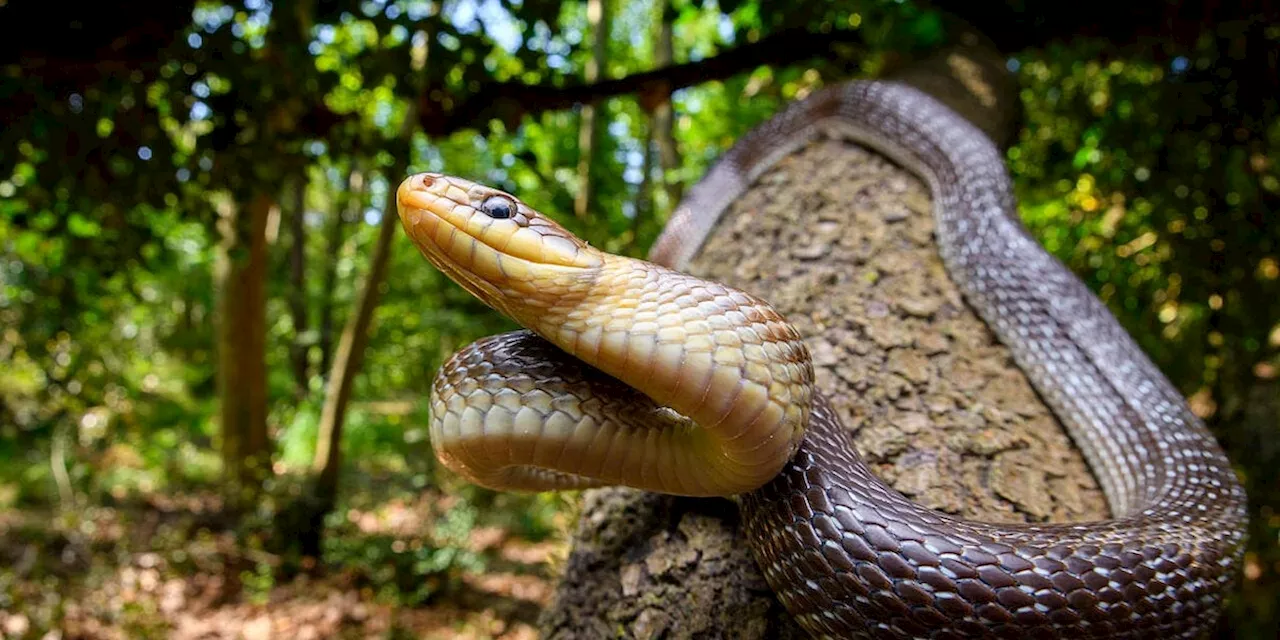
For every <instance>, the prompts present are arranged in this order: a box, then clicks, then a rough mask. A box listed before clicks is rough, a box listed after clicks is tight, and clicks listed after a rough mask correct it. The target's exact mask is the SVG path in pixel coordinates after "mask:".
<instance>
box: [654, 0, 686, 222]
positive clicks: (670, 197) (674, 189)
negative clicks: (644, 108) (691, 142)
mask: <svg viewBox="0 0 1280 640" xmlns="http://www.w3.org/2000/svg"><path fill="white" fill-rule="evenodd" d="M661 2H662V5H663V8H662V14H661V19H660V20H659V24H658V37H657V46H656V47H655V48H654V60H653V62H654V65H655V66H657V67H658V68H659V69H661V68H663V67H667V66H670V65H671V64H673V63H674V62H675V53H674V51H673V48H672V45H671V23H672V22H674V21H675V19H676V16H675V9H674V7H672V6H671V2H670V1H669V0H661ZM665 93H666V99H665V100H662V101H661V102H659V103H658V104H656V105H654V107H653V140H654V144H656V145H657V147H658V170H659V171H660V172H661V175H662V189H663V191H665V192H666V195H667V198H666V202H665V203H664V204H663V206H664V207H665V208H666V210H667V211H671V210H672V209H675V206H676V203H678V202H680V196H681V191H682V189H681V187H682V185H681V184H680V180H679V179H678V178H677V177H676V175H675V172H676V170H677V169H679V168H680V149H679V148H678V147H677V146H676V136H675V122H676V118H675V109H674V108H673V107H672V104H671V90H670V88H668V89H667V91H666V92H665Z"/></svg>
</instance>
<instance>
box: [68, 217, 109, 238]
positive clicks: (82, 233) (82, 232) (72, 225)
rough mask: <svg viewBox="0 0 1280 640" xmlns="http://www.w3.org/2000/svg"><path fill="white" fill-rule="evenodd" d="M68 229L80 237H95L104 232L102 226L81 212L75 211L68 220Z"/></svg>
mask: <svg viewBox="0 0 1280 640" xmlns="http://www.w3.org/2000/svg"><path fill="white" fill-rule="evenodd" d="M67 231H70V232H71V235H73V236H76V237H78V238H94V237H97V235H98V234H99V233H101V232H102V226H101V225H99V224H98V223H97V222H94V221H93V220H90V219H88V218H86V217H84V216H83V215H81V214H79V213H73V214H71V218H70V219H69V220H67Z"/></svg>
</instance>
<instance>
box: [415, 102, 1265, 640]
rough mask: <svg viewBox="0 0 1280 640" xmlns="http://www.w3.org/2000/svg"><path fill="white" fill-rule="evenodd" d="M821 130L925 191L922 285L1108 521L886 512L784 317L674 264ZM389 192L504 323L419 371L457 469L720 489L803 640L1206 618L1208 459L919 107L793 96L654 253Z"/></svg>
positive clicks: (993, 170)
mask: <svg viewBox="0 0 1280 640" xmlns="http://www.w3.org/2000/svg"><path fill="white" fill-rule="evenodd" d="M820 133H827V134H832V135H837V136H842V137H847V138H849V139H852V140H853V141H855V142H858V143H860V144H864V145H866V146H868V147H870V148H872V149H874V150H876V151H879V152H881V153H883V154H885V155H886V156H888V157H890V158H891V159H892V160H894V161H896V162H898V163H900V164H901V165H903V166H904V167H906V168H907V169H908V170H910V171H912V172H914V173H916V174H917V175H919V176H920V177H921V178H922V179H924V180H925V181H926V182H927V183H928V185H929V187H930V190H931V191H932V194H933V199H934V215H935V224H936V227H935V235H936V238H937V242H938V246H939V250H940V252H941V256H942V258H943V261H944V263H945V265H946V268H947V271H948V273H949V275H950V276H951V278H952V279H953V280H954V281H955V282H956V284H957V286H958V287H959V288H960V290H961V291H962V293H963V294H964V296H965V298H966V300H967V302H968V303H969V304H970V305H971V306H972V307H973V308H974V309H975V310H976V311H977V313H978V315H979V316H980V317H982V319H983V320H984V321H985V322H986V323H987V324H988V325H989V326H990V327H991V328H992V330H993V331H994V332H995V333H996V335H997V336H998V337H999V339H1000V340H1001V341H1002V342H1003V343H1005V344H1006V345H1007V346H1008V347H1009V349H1010V351H1011V352H1012V354H1013V356H1014V360H1015V361H1016V362H1017V364H1018V366H1019V367H1020V368H1021V369H1022V370H1023V371H1024V372H1025V373H1026V375H1027V377H1028V379H1029V380H1030V381H1031V382H1032V385H1033V386H1034V387H1035V388H1036V390H1037V391H1038V392H1039V393H1040V395H1041V396H1042V398H1043V399H1044V400H1045V402H1046V403H1047V404H1048V405H1049V406H1050V408H1051V409H1052V410H1053V411H1054V413H1055V414H1056V415H1057V417H1058V418H1059V419H1060V420H1061V422H1062V423H1063V424H1064V426H1065V427H1066V429H1067V430H1068V432H1069V433H1070V435H1071V436H1072V438H1073V440H1074V441H1075V442H1076V444H1077V445H1078V446H1079V447H1080V448H1081V450H1082V451H1083V452H1084V454H1085V457H1086V458H1087V459H1088V461H1089V463H1090V466H1091V467H1092V469H1093V471H1094V473H1095V475H1096V476H1097V478H1098V480H1099V483H1100V484H1101V485H1102V488H1103V491H1104V492H1105V494H1106V496H1107V499H1108V503H1109V504H1110V507H1111V511H1112V513H1113V514H1114V518H1113V519H1111V520H1106V521H1099V522H1087V523H1073V524H1045V525H1027V524H1022V525H1014V524H993V523H984V522H976V521H971V520H966V519H963V518H959V517H954V516H951V515H947V514H943V513H940V512H937V511H933V510H930V509H927V508H924V507H922V506H920V505H917V504H915V503H913V502H911V501H910V500H909V499H907V498H906V497H904V496H903V495H901V494H900V493H898V492H896V491H894V490H893V489H892V488H890V487H889V486H888V485H886V484H885V483H884V482H882V481H881V480H879V479H878V478H876V477H875V476H874V475H873V474H872V473H871V471H870V470H869V469H868V468H867V466H866V465H865V464H864V463H863V462H862V460H861V459H860V458H859V456H858V454H857V453H856V451H855V449H854V447H853V445H852V442H851V441H850V438H849V435H848V433H847V431H846V430H845V429H844V427H843V426H842V425H841V424H840V422H839V419H838V418H837V416H836V414H835V412H834V411H833V410H832V408H831V406H830V404H829V403H828V402H827V400H826V399H825V398H824V397H822V396H821V394H818V393H816V392H814V390H813V369H812V364H811V362H810V359H809V355H808V351H807V349H806V347H805V345H804V342H803V340H802V339H801V337H800V336H799V335H798V333H797V332H796V331H795V329H794V328H792V327H791V326H790V325H789V324H787V323H786V321H785V319H784V318H782V317H781V316H780V315H779V314H778V313H777V312H776V311H774V310H773V309H772V307H770V306H769V305H768V303H767V302H766V301H763V300H760V299H758V298H756V297H754V296H751V295H749V294H746V293H743V292H740V291H736V290H734V289H731V288H729V287H726V286H723V285H720V284H717V283H712V282H706V281H703V280H699V279H696V278H693V277H692V276H688V275H685V274H682V273H680V272H679V269H681V268H683V267H684V266H685V265H686V264H687V262H688V261H689V259H690V258H691V257H692V256H693V255H695V254H696V253H697V251H698V249H699V247H700V246H701V245H702V243H703V241H704V240H705V239H706V237H707V236H708V235H709V234H710V233H711V231H712V230H713V229H714V227H715V225H716V223H717V221H718V220H719V218H720V216H721V215H722V214H723V213H724V211H725V210H726V209H727V208H728V206H729V205H730V204H731V203H732V202H733V201H734V200H735V199H736V198H737V197H738V196H739V195H741V193H742V192H743V191H744V190H745V189H746V188H747V187H748V186H749V185H750V184H751V182H752V180H754V179H755V178H756V177H758V176H759V175H760V174H761V173H763V172H764V171H765V170H767V169H768V168H769V167H771V166H773V165H774V164H776V163H777V162H778V161H779V160H781V159H782V158H784V157H786V155H788V154H789V153H791V152H793V151H795V150H797V149H798V148H800V147H801V146H803V145H804V144H806V143H808V142H809V141H810V140H812V139H813V138H814V137H815V136H816V135H818V134H820ZM397 198H398V203H399V208H400V215H401V219H402V222H403V224H404V227H405V229H406V231H407V232H408V234H409V235H410V237H411V238H413V240H414V242H415V243H416V244H417V245H418V247H419V248H420V250H421V251H422V252H423V254H424V255H425V256H426V257H427V258H428V259H429V260H430V261H431V262H432V263H433V264H435V265H436V266H437V267H439V268H440V269H441V270H443V271H444V272H445V273H447V274H448V275H449V276H450V277H452V278H453V279H454V280H455V281H457V282H458V283H459V284H461V285H462V286H464V287H465V288H467V289H468V290H469V291H471V292H472V293H473V294H475V295H477V296H478V297H480V298H481V299H482V300H484V301H485V302H487V303H488V304H490V305H491V306H493V307H494V308H495V309H497V310H499V311H501V312H503V313H506V314H507V315H508V316H510V317H512V318H513V319H515V320H516V321H517V322H519V323H521V324H522V325H524V326H525V327H527V328H528V330H527V331H519V332H514V333H510V334H505V335H501V336H495V337H491V338H486V339H483V340H480V341H478V342H476V343H474V344H472V345H470V346H468V347H466V348H464V349H463V350H461V351H460V352H458V353H457V354H455V355H454V356H453V357H452V358H450V359H449V361H448V362H446V363H445V364H444V365H443V367H442V368H441V371H440V373H439V374H438V376H437V377H436V380H435V384H434V386H433V390H432V399H431V402H432V422H431V436H432V444H433V446H434V447H435V448H436V453H437V456H438V457H439V458H440V459H441V460H442V461H443V462H444V463H445V464H446V465H447V466H448V467H450V468H451V469H454V470H456V471H458V472H459V473H461V474H463V475H464V476H465V477H467V478H469V479H471V480H473V481H475V482H478V483H480V484H484V485H486V486H490V487H494V488H499V489H517V490H521V489H522V490H546V489H557V488H582V487H589V486H600V485H608V484H626V485H630V486H635V487H639V488H643V489H647V490H652V491H660V492H666V493H673V494H680V495H739V496H740V505H741V509H742V514H743V520H744V534H745V536H746V540H747V542H748V544H749V545H750V546H751V549H752V552H753V554H754V556H755V557H756V560H757V561H758V563H759V564H760V566H761V567H762V569H763V571H764V574H765V577H766V579H767V580H768V582H769V584H770V586H771V587H772V588H773V590H774V591H775V592H776V593H777V595H778V597H779V599H780V600H781V601H782V603H783V604H784V606H786V608H787V609H788V611H790V612H791V613H792V614H793V615H794V616H795V617H796V619H797V620H798V621H799V622H800V624H801V625H802V626H803V627H804V628H805V629H806V630H807V631H809V632H810V633H811V634H813V635H814V636H818V637H836V638H845V637H874V638H968V637H974V638H976V637H993V638H994V637H1005V638H1037V637H1044V638H1168V637H1179V638H1180V637H1197V636H1199V635H1203V634H1204V633H1206V632H1207V631H1208V630H1209V629H1210V628H1211V627H1212V625H1213V624H1214V623H1215V621H1216V620H1217V618H1218V616H1219V614H1220V612H1221V608H1222V604H1223V599H1224V597H1225V596H1226V595H1227V593H1228V592H1229V590H1230V589H1231V587H1232V585H1233V584H1234V580H1235V574H1236V572H1237V571H1238V568H1239V564H1240V560H1241V557H1242V554H1243V546H1244V530H1245V524H1246V516H1245V510H1244V509H1245V506H1244V505H1245V497H1244V492H1243V489H1242V488H1241V486H1240V484H1239V482H1238V480H1237V479H1236V477H1235V475H1234V473H1233V471H1232V470H1231V467H1230V465H1229V463H1228V461H1227V459H1226V457H1225V455H1224V454H1223V452H1222V450H1221V448H1220V447H1219V446H1218V444H1217V443H1216V442H1215V441H1214V439H1213V437H1212V436H1211V435H1210V433H1209V432H1208V430H1207V429H1206V428H1205V427H1204V425H1203V424H1202V423H1201V422H1200V420H1199V419H1198V418H1197V417H1196V416H1195V415H1194V414H1192V413H1191V411H1190V409H1189V408H1188V407H1187V405H1186V403H1185V401H1184V400H1183V399H1182V397H1181V396H1180V395H1179V394H1178V392H1177V390H1176V389H1175V388H1173V386H1172V385H1171V384H1170V383H1169V382H1168V380H1167V379H1166V378H1165V377H1164V376H1163V375H1162V374H1161V373H1160V372H1159V371H1158V370H1157V369H1156V367H1155V366H1154V365H1153V364H1152V363H1151V361H1150V360H1149V359H1148V358H1147V357H1146V356H1145V354H1143V353H1142V352H1141V350H1140V349H1139V348H1138V347H1137V345H1136V344H1135V343H1134V342H1133V340H1132V338H1130V337H1129V336H1128V334H1126V333H1125V332H1124V330H1123V329H1122V328H1121V327H1120V325H1119V323H1118V322H1117V321H1116V320H1115V318H1114V317H1113V316H1112V315H1111V314H1110V312H1109V311H1108V310H1107V309H1106V308H1105V306H1104V305H1103V304H1102V303H1101V302H1100V301H1099V300H1098V299H1097V298H1096V297H1095V296H1094V295H1093V294H1092V293H1091V292H1090V291H1089V290H1088V289H1087V288H1086V287H1085V286H1084V284H1083V283H1081V282H1080V280H1079V279H1077V278H1076V277H1075V276H1074V275H1073V274H1072V273H1071V272H1070V271H1069V270H1067V269H1066V268H1065V267H1064V266H1063V265H1062V264H1061V263H1059V262H1058V261H1057V260H1055V259H1054V258H1052V257H1051V256H1050V255H1049V254H1048V253H1047V252H1045V250H1044V249H1043V248H1041V247H1040V246H1039V245H1038V244H1037V243H1036V242H1035V241H1034V239H1032V238H1031V237H1030V235H1029V234H1028V233H1027V232H1026V230H1025V229H1024V228H1023V227H1022V225H1021V224H1020V222H1019V221H1018V218H1017V213H1016V203H1015V202H1014V199H1013V194H1012V189H1011V185H1010V180H1009V177H1008V174H1007V171H1006V170H1005V167H1004V164H1003V158H1002V157H1001V155H1000V153H999V151H998V150H997V149H996V148H995V147H994V146H993V145H992V144H991V142H990V141H989V140H988V139H987V138H986V136H985V135H984V134H982V133H981V132H980V131H979V130H977V129H976V128H975V127H973V126H972V125H971V124H970V123H968V122H967V121H965V120H964V119H963V118H961V117H960V116H959V115H957V114H955V113H954V112H952V111H950V110H949V109H947V108H946V107H945V106H943V105H941V104H940V103H938V102H937V101H935V100H934V99H932V98H931V97H929V96H928V95H926V94H924V93H922V92H920V91H918V90H916V89H914V88H911V87H909V86H906V85H902V84H896V83H892V82H879V81H877V82H852V83H848V84H844V85H839V86H836V87H832V88H829V89H826V90H823V91H820V92H817V93H815V94H813V95H812V96H810V97H808V98H806V99H804V100H801V101H799V102H796V103H794V104H792V105H791V106H790V107H788V108H787V109H785V110H784V111H783V112H781V113H779V114H778V115H777V116H775V117H774V118H773V119H771V120H770V121H768V122H766V123H765V124H763V125H761V126H760V127H758V128H756V129H755V130H753V131H752V132H750V133H749V134H747V135H746V136H745V137H743V139H742V140H740V141H739V142H738V143H737V144H736V145H735V146H734V147H733V148H732V149H730V150H729V151H728V152H727V153H726V154H725V155H724V156H723V157H722V158H721V159H720V160H718V161H717V163H716V164H715V165H714V166H713V167H712V169H711V171H710V172H708V174H707V176H706V177H704V178H703V180H702V181H700V182H699V183H698V184H697V185H695V186H694V187H693V188H692V189H691V190H690V192H689V194H688V195H687V196H686V198H685V200H684V201H683V202H682V203H681V204H680V205H679V206H678V207H677V210H676V213H675V214H674V215H673V217H672V219H671V221H670V222H669V223H668V224H667V226H666V227H665V229H664V231H663V234H662V235H661V237H660V238H659V239H658V241H657V243H656V244H655V246H654V248H653V250H652V252H651V254H650V257H651V260H653V262H644V261H638V260H631V259H627V258H622V257H618V256H612V255H609V254H606V253H604V252H601V251H598V250H596V249H594V248H592V247H590V246H588V245H586V244H585V243H583V242H581V241H580V240H578V239H577V238H575V237H573V236H572V235H571V234H569V233H568V232H567V231H565V230H564V229H562V228H561V227H559V226H558V225H556V224H555V223H554V222H552V221H551V220H550V219H549V218H546V217H545V216H543V215H542V214H540V213H538V212H537V211H534V210H533V209H531V208H529V207H528V206H527V205H525V204H524V203H523V202H521V201H520V200H519V199H518V198H515V197H514V196H512V195H510V194H506V193H503V192H501V191H497V190H494V189H490V188H488V187H484V186H482V185H478V184H475V183H472V182H469V181H466V180H462V179H460V178H453V177H448V176H443V175H439V174H420V175H416V176H412V177H410V178H408V179H406V180H405V181H404V183H402V184H401V186H400V189H399V191H398V193H397ZM655 263H658V264H655ZM659 264H660V265H661V266H659Z"/></svg>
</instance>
